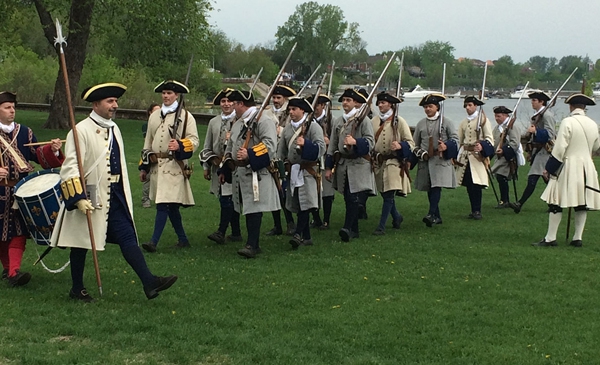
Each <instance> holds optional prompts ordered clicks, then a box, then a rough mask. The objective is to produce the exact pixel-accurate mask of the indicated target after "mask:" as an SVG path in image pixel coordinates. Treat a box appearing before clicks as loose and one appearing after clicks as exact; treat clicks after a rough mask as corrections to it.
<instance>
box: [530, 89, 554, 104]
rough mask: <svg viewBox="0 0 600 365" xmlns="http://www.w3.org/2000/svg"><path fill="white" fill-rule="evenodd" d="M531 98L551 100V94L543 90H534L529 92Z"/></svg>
mask: <svg viewBox="0 0 600 365" xmlns="http://www.w3.org/2000/svg"><path fill="white" fill-rule="evenodd" d="M527 96H528V97H529V99H538V100H542V101H548V100H550V95H548V93H545V92H543V91H542V90H534V91H531V92H530V93H529V94H527Z"/></svg>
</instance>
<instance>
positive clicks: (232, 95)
mask: <svg viewBox="0 0 600 365" xmlns="http://www.w3.org/2000/svg"><path fill="white" fill-rule="evenodd" d="M225 97H226V98H227V99H229V100H230V101H241V102H244V103H246V102H251V103H254V95H252V94H251V93H250V91H243V90H233V89H232V90H231V91H229V92H228V93H227V94H225Z"/></svg>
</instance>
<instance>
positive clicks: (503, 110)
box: [494, 105, 512, 114]
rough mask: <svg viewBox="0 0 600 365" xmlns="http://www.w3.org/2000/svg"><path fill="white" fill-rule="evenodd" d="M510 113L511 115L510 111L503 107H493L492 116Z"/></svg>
mask: <svg viewBox="0 0 600 365" xmlns="http://www.w3.org/2000/svg"><path fill="white" fill-rule="evenodd" d="M510 113H512V110H510V109H508V108H507V107H505V106H504V105H499V106H497V107H494V114H510Z"/></svg>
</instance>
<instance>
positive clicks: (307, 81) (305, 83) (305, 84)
mask: <svg viewBox="0 0 600 365" xmlns="http://www.w3.org/2000/svg"><path fill="white" fill-rule="evenodd" d="M320 68H321V64H320V63H319V66H317V68H315V70H314V71H313V73H312V74H311V75H310V77H309V78H308V80H306V81H305V82H304V86H302V89H300V91H298V92H297V93H296V96H300V95H302V93H303V92H304V90H305V89H306V87H307V86H308V85H310V82H311V81H312V79H313V77H315V75H316V74H317V71H319V69H320Z"/></svg>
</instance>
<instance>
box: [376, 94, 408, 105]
mask: <svg viewBox="0 0 600 365" xmlns="http://www.w3.org/2000/svg"><path fill="white" fill-rule="evenodd" d="M380 101H387V102H388V103H390V104H400V103H401V102H402V99H399V98H397V97H395V96H394V95H391V94H388V93H386V92H385V91H384V92H381V93H379V94H377V104H379V102H380Z"/></svg>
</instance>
